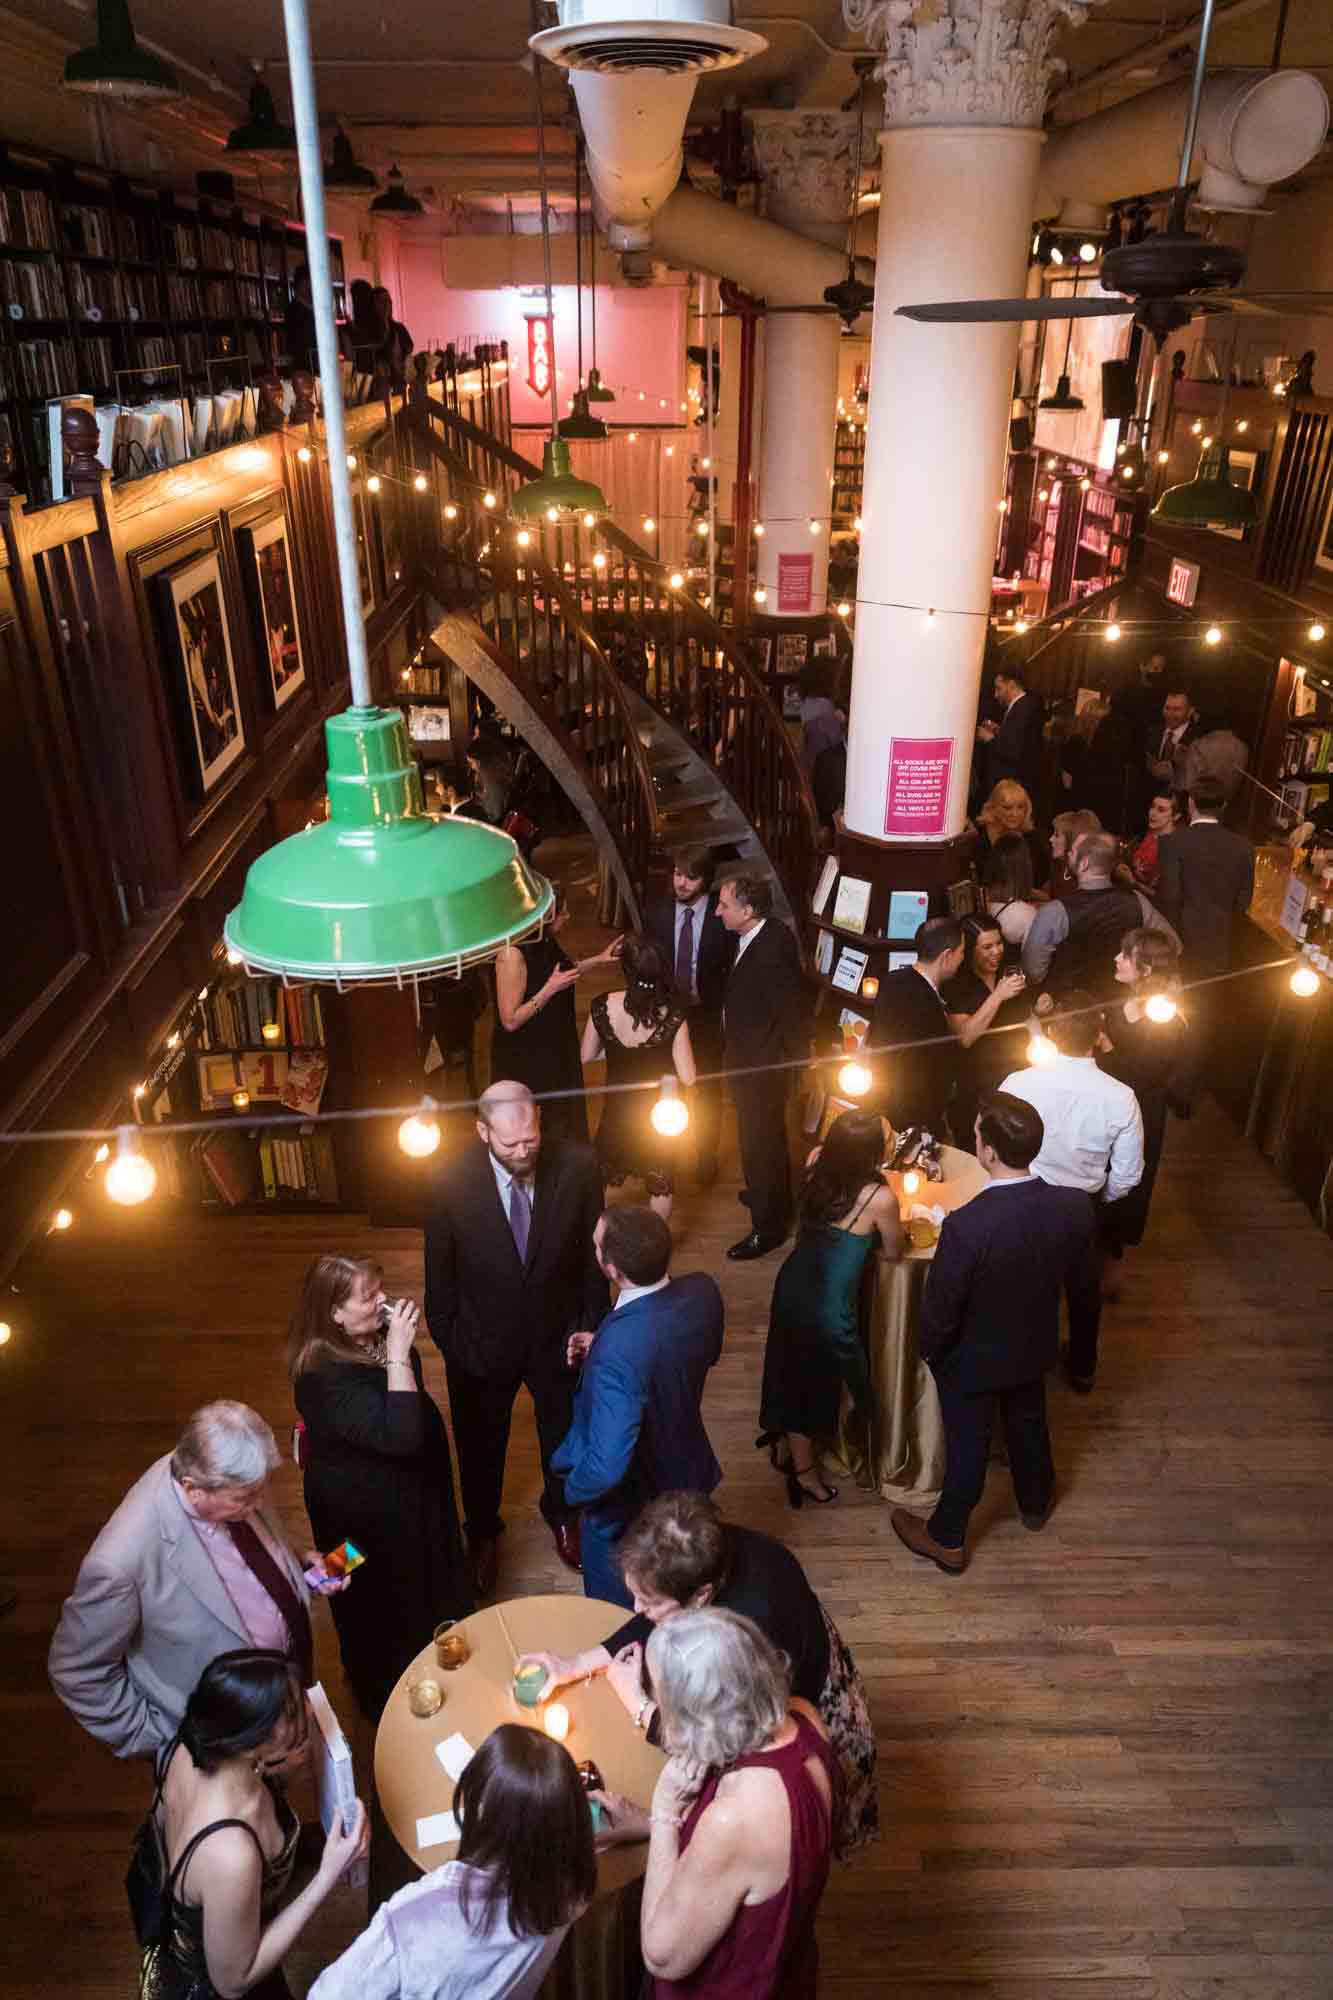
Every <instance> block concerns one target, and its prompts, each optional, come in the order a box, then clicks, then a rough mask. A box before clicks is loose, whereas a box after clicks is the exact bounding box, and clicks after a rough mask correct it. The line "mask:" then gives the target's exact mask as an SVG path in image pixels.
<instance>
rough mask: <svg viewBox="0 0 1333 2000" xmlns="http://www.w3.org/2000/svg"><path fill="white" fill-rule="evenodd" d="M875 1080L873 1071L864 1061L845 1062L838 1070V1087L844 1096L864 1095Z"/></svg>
mask: <svg viewBox="0 0 1333 2000" xmlns="http://www.w3.org/2000/svg"><path fill="white" fill-rule="evenodd" d="M874 1081H875V1078H874V1073H873V1071H872V1070H870V1069H868V1068H867V1066H866V1064H865V1063H863V1062H855V1061H853V1062H845V1063H844V1064H843V1065H842V1068H841V1069H840V1070H839V1071H838V1089H839V1090H840V1091H841V1092H842V1094H843V1096H844V1097H864V1096H865V1095H866V1093H867V1091H868V1090H869V1089H870V1087H871V1085H872V1084H873V1083H874Z"/></svg>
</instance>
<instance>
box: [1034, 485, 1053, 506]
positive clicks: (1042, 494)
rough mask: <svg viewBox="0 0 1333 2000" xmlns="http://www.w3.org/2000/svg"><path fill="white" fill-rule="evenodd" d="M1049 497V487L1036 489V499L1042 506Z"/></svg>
mask: <svg viewBox="0 0 1333 2000" xmlns="http://www.w3.org/2000/svg"><path fill="white" fill-rule="evenodd" d="M1050 497H1051V489H1050V487H1049V486H1039V487H1038V488H1037V498H1038V499H1039V500H1040V501H1041V502H1042V503H1043V504H1044V503H1045V502H1046V501H1047V500H1049V499H1050Z"/></svg>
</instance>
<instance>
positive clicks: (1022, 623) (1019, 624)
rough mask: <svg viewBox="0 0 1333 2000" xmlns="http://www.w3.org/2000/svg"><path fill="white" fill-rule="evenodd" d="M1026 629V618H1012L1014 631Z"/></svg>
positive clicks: (1024, 630)
mask: <svg viewBox="0 0 1333 2000" xmlns="http://www.w3.org/2000/svg"><path fill="white" fill-rule="evenodd" d="M1027 629H1028V621H1027V619H1026V618H1016V619H1015V620H1014V630H1015V632H1026V631H1027Z"/></svg>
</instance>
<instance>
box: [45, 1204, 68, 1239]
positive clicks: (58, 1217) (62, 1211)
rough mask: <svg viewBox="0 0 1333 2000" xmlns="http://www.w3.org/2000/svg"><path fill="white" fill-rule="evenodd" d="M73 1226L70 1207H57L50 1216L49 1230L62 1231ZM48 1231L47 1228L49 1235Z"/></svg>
mask: <svg viewBox="0 0 1333 2000" xmlns="http://www.w3.org/2000/svg"><path fill="white" fill-rule="evenodd" d="M73 1227H74V1210H73V1209H72V1208H58V1209H57V1210H56V1212H55V1214H54V1215H53V1216H52V1217H51V1230H61V1231H63V1230H66V1229H72V1228H73ZM50 1233H51V1231H50V1230H48V1232H47V1234H48V1235H49V1234H50Z"/></svg>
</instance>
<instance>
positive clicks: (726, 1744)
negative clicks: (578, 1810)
mask: <svg viewBox="0 0 1333 2000" xmlns="http://www.w3.org/2000/svg"><path fill="white" fill-rule="evenodd" d="M647 1663H648V1672H649V1675H650V1676H651V1679H652V1683H653V1687H654V1690H655V1692H656V1695H657V1700H658V1704H659V1706H660V1709H661V1713H662V1725H663V1728H662V1734H663V1741H664V1742H665V1744H666V1746H667V1748H668V1749H669V1750H670V1752H671V1756H670V1758H669V1760H668V1762H667V1763H666V1765H665V1766H664V1767H663V1770H662V1775H661V1777H660V1778H659V1779H658V1781H657V1789H656V1790H655V1792H654V1793H653V1803H652V1809H651V1811H650V1812H649V1813H646V1814H645V1813H644V1812H643V1810H642V1808H641V1807H638V1806H634V1805H631V1804H630V1803H629V1802H628V1801H627V1800H624V1799H617V1798H612V1799H607V1800H605V1801H604V1803H605V1805H606V1806H607V1808H608V1810H609V1812H610V1815H611V1825H612V1832H613V1836H615V1837H621V1838H628V1839H636V1838H637V1839H642V1838H643V1836H644V1835H645V1834H647V1836H648V1839H649V1848H648V1869H647V1873H646V1875H645V1877H644V1884H643V1914H642V1918H641V1933H642V1943H643V1957H644V1963H645V1965H646V1966H647V1968H648V1971H649V1973H650V1975H651V1979H650V1982H649V1984H648V1987H647V1989H646V1991H647V1994H648V1995H649V1996H650V1997H651V2000H672V1996H673V1995H677V1994H689V1995H690V1996H691V2000H814V1996H815V1990H816V1981H817V1975H818V1968H819V1954H818V1950H817V1947H816V1943H815V1916H816V1913H817V1912H818V1909H819V1901H820V1898H821V1896H822V1895H823V1893H824V1884H825V1883H826V1882H827V1880H828V1871H829V1853H830V1849H831V1845H832V1832H833V1804H834V1800H833V1788H834V1765H833V1758H832V1754H831V1752H830V1750H829V1747H828V1743H827V1740H826V1738H825V1733H824V1728H823V1725H822V1723H821V1722H820V1720H819V1717H818V1715H817V1714H816V1712H815V1710H814V1709H813V1708H811V1707H810V1705H809V1703H808V1702H804V1701H794V1700H792V1698H791V1696H790V1694H789V1691H788V1680H787V1672H786V1667H785V1664H784V1661H783V1658H782V1655H781V1654H780V1653H779V1652H778V1651H777V1649H776V1647H774V1646H773V1645H772V1644H771V1643H770V1641H769V1640H767V1639H766V1638H765V1637H764V1635H763V1633H762V1632H761V1631H760V1630H759V1628H758V1626H757V1625H754V1624H752V1623H751V1621H750V1620H749V1619H748V1618H742V1617H739V1616H738V1615H737V1614H736V1613H735V1612H734V1611H719V1610H715V1609H711V1608H710V1609H708V1610H703V1611H682V1612H679V1613H678V1614H677V1616H676V1617H674V1618H669V1619H666V1620H665V1621H664V1622H663V1623H662V1624H660V1625H659V1626H657V1627H656V1629H655V1630H654V1632H653V1636H652V1638H651V1639H650V1640H649V1641H648V1652H647ZM784 1799H785V1801H786V1807H787V1810H786V1811H785V1812H784V1811H782V1810H781V1807H782V1803H783V1800H784Z"/></svg>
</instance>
